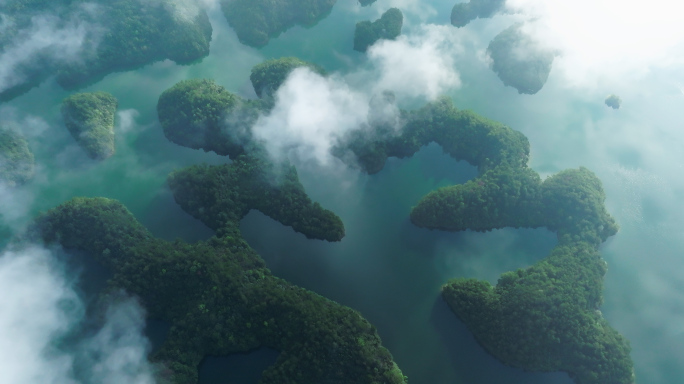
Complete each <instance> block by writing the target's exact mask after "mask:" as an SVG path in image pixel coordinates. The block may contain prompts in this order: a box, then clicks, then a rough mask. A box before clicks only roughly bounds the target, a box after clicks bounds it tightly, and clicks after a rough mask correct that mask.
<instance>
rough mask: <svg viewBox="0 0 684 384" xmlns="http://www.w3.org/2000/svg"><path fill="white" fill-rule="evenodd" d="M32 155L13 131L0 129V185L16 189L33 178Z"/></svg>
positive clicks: (22, 138)
mask: <svg viewBox="0 0 684 384" xmlns="http://www.w3.org/2000/svg"><path fill="white" fill-rule="evenodd" d="M34 164H35V162H34V158H33V153H32V152H31V150H30V149H29V146H28V143H27V142H26V139H25V138H24V137H23V136H22V135H21V134H20V133H19V132H17V131H16V130H15V129H13V128H8V127H0V185H3V184H4V185H6V186H9V187H16V186H19V185H22V184H24V183H26V182H27V181H28V180H30V179H31V178H33V175H34V173H35V169H34V168H35V166H34Z"/></svg>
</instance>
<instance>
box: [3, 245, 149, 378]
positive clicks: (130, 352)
mask: <svg viewBox="0 0 684 384" xmlns="http://www.w3.org/2000/svg"><path fill="white" fill-rule="evenodd" d="M74 283H75V279H74V278H73V276H70V274H69V273H67V271H66V269H65V267H64V265H63V264H62V263H61V262H59V261H58V260H57V259H56V257H55V256H54V255H53V254H52V252H51V251H48V250H46V249H43V248H39V247H35V246H34V247H28V248H24V249H17V250H9V251H6V252H4V253H3V254H2V255H1V256H0V290H1V291H2V292H4V295H3V296H2V298H0V340H2V342H0V359H1V360H2V361H3V372H2V375H0V384H15V383H22V384H38V383H40V384H76V383H93V384H95V383H134V384H148V383H153V382H154V379H153V368H152V367H151V366H150V364H149V363H148V362H147V358H146V356H147V352H148V351H149V343H148V341H147V339H146V338H145V337H144V336H143V335H142V330H143V327H144V313H143V311H142V309H141V308H140V306H139V305H138V304H137V302H136V301H134V300H132V299H123V300H121V301H119V302H117V303H114V304H112V305H111V306H110V307H109V308H108V309H107V313H106V316H105V322H104V325H103V326H102V327H101V328H100V329H99V330H98V331H97V332H96V334H95V335H94V336H92V337H88V338H85V339H81V340H79V341H77V342H75V344H71V345H63V340H64V338H65V337H66V336H67V335H74V334H76V333H77V332H78V330H79V329H80V327H81V325H82V323H83V320H84V315H85V306H84V304H83V302H82V301H81V299H80V298H79V296H78V295H77V294H76V293H75V291H74ZM75 366H78V367H86V368H87V369H80V370H78V372H76V370H75V369H74V367H75Z"/></svg>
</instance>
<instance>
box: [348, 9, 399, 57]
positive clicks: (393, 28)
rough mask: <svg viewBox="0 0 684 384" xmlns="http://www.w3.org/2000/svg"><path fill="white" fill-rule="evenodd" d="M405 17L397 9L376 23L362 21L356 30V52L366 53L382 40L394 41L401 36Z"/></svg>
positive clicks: (357, 24) (389, 11)
mask: <svg viewBox="0 0 684 384" xmlns="http://www.w3.org/2000/svg"><path fill="white" fill-rule="evenodd" d="M403 23H404V15H403V14H402V13H401V11H400V10H399V9H397V8H390V9H388V10H387V11H385V13H383V14H382V16H380V18H379V19H377V20H375V21H374V22H372V23H371V22H370V21H368V20H366V21H360V22H358V23H356V29H355V30H354V50H357V51H359V52H366V50H367V49H368V47H370V46H371V45H373V44H375V42H376V41H378V40H380V39H386V40H394V39H396V38H397V37H398V36H399V35H400V34H401V27H402V25H403Z"/></svg>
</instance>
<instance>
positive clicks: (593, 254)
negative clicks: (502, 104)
mask: <svg viewBox="0 0 684 384" xmlns="http://www.w3.org/2000/svg"><path fill="white" fill-rule="evenodd" d="M401 121H402V122H403V128H402V129H401V130H400V131H399V132H398V133H394V134H388V133H387V129H384V128H383V127H374V129H375V130H374V131H373V130H372V131H371V132H370V133H368V132H361V131H357V132H355V133H353V134H352V135H350V136H349V137H348V138H347V139H346V141H345V142H343V143H340V145H339V146H338V147H337V149H336V155H338V156H339V157H340V158H342V159H348V158H349V156H347V152H349V151H351V152H352V153H353V154H355V157H356V160H357V161H358V163H359V165H360V166H361V168H362V169H364V170H365V171H367V172H369V173H375V172H378V171H380V170H381V169H382V168H383V166H384V164H385V161H386V159H387V157H388V156H396V157H408V156H412V155H413V154H414V153H415V152H416V151H418V150H419V149H420V148H421V147H422V146H424V145H427V144H429V143H430V142H436V143H437V144H439V145H440V146H442V148H443V150H444V151H445V152H446V153H448V154H449V155H450V156H452V157H453V158H455V159H457V160H466V161H468V162H469V163H471V164H473V165H475V166H477V167H478V171H479V176H478V177H477V178H475V179H474V180H471V181H468V182H467V183H465V184H461V185H454V186H448V187H443V188H440V189H438V190H436V191H433V192H431V193H429V194H428V195H427V196H425V197H423V198H422V199H421V200H420V202H419V203H418V204H417V205H416V206H415V207H414V208H413V210H412V211H411V221H412V222H413V223H414V224H416V225H418V226H421V227H426V228H431V229H442V230H450V231H462V230H475V231H490V230H492V229H495V228H503V227H516V228H519V227H532V228H535V227H547V228H548V229H549V230H551V231H555V232H556V233H557V234H558V241H559V244H558V246H556V247H555V248H554V249H553V251H552V252H551V255H550V256H548V257H547V258H545V259H543V260H541V261H539V262H538V263H536V264H535V265H533V266H531V267H529V268H527V269H520V270H518V271H515V272H508V273H505V274H503V275H502V276H501V278H500V279H499V282H498V284H497V286H496V287H492V286H491V285H490V284H489V283H488V282H483V281H478V280H475V279H463V278H459V279H454V280H452V281H449V282H448V283H447V284H446V285H444V287H443V296H444V298H445V300H446V301H447V303H448V304H449V306H450V307H451V309H452V310H453V312H454V313H455V314H456V315H457V316H458V317H459V318H460V319H461V320H462V321H463V322H464V323H465V324H466V326H467V327H468V329H470V331H471V332H472V333H473V335H474V336H475V338H476V339H477V340H478V341H479V343H480V344H481V345H482V346H483V347H484V348H485V349H486V350H487V351H489V352H490V353H491V354H492V355H493V356H495V357H496V358H498V359H499V360H501V361H502V362H504V363H505V364H508V365H512V366H516V367H521V368H523V369H526V370H531V371H565V372H567V373H568V374H569V375H570V377H572V378H573V379H574V380H575V382H577V383H578V384H631V383H633V382H634V374H633V368H632V361H631V359H630V356H629V353H630V347H629V342H628V341H627V340H626V339H625V338H624V337H622V336H621V335H620V334H618V333H617V332H616V331H615V330H614V329H613V328H611V327H610V325H608V323H607V322H606V321H605V320H604V319H603V317H602V316H601V313H600V311H598V308H599V306H600V305H601V302H602V290H603V287H602V284H603V276H604V274H605V272H606V263H605V262H604V261H603V260H602V259H601V258H600V255H599V253H598V247H599V245H600V244H601V243H602V242H604V241H605V240H606V239H607V238H608V237H610V236H612V235H614V234H615V233H616V232H617V230H618V226H617V224H616V223H615V221H614V219H613V218H612V217H611V216H610V215H609V214H608V212H607V211H606V209H605V206H604V200H605V193H604V192H603V188H602V186H601V182H600V180H599V179H598V178H597V177H596V176H595V175H594V174H593V173H592V172H591V171H589V170H588V169H586V168H582V167H581V168H579V169H570V170H565V171H562V172H559V173H558V174H556V175H553V176H551V177H549V178H547V179H546V180H544V181H542V180H541V178H540V177H539V175H538V174H537V173H536V172H535V171H534V170H532V169H530V168H528V167H527V162H528V159H529V143H528V141H527V138H526V137H525V136H523V135H522V134H521V133H520V132H517V131H514V130H512V129H511V128H509V127H507V126H505V125H503V124H500V123H497V122H494V121H491V120H487V119H485V118H482V117H480V116H478V115H476V114H475V113H473V112H471V111H458V110H456V108H455V107H454V106H453V105H452V103H451V101H450V100H448V99H441V100H438V101H436V102H433V103H430V104H428V105H426V106H425V107H423V108H421V109H419V110H416V111H402V112H401Z"/></svg>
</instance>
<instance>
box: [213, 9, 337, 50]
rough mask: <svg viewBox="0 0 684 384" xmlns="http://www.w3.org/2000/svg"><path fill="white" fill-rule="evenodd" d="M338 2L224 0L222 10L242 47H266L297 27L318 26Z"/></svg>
mask: <svg viewBox="0 0 684 384" xmlns="http://www.w3.org/2000/svg"><path fill="white" fill-rule="evenodd" d="M336 1H337V0H221V8H222V9H223V14H224V15H225V16H226V19H227V20H228V23H229V24H230V26H231V27H233V29H235V33H237V36H238V39H239V40H240V42H241V43H243V44H246V45H249V46H252V47H263V46H264V45H266V44H268V41H269V40H270V39H271V38H273V37H277V36H278V35H280V34H281V33H282V32H283V31H285V30H287V29H289V28H291V27H293V26H295V25H302V26H304V27H310V26H313V25H315V24H316V23H317V22H318V21H319V20H321V19H323V18H325V17H326V16H327V15H328V14H329V13H330V11H331V10H332V7H333V5H335V2H336Z"/></svg>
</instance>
